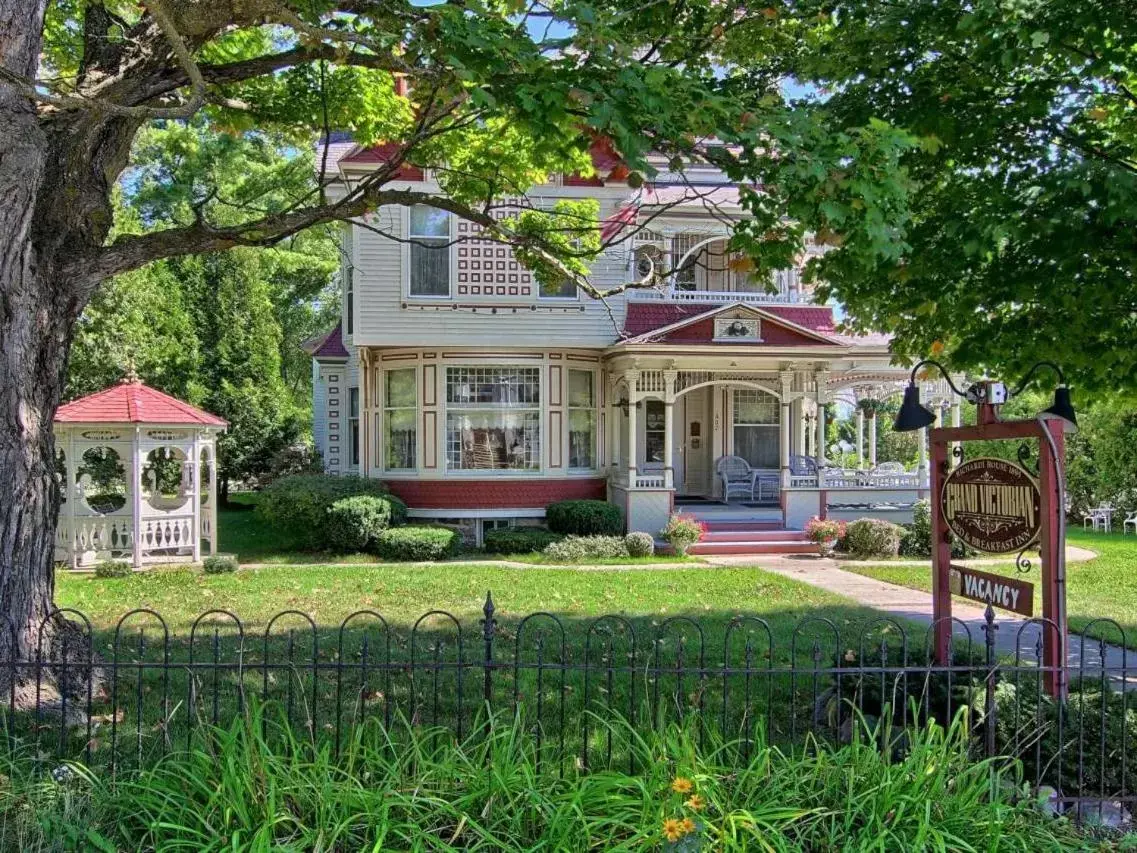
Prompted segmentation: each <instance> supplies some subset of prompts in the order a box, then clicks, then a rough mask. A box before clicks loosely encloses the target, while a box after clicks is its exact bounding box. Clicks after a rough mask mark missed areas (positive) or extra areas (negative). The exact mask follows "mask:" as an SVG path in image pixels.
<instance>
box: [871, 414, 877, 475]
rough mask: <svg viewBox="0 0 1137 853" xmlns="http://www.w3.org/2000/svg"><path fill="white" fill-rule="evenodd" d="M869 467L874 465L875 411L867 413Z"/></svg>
mask: <svg viewBox="0 0 1137 853" xmlns="http://www.w3.org/2000/svg"><path fill="white" fill-rule="evenodd" d="M869 467H870V468H875V467H876V412H871V413H869Z"/></svg>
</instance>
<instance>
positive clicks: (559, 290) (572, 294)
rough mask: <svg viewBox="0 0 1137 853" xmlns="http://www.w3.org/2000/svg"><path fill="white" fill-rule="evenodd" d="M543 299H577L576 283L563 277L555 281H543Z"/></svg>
mask: <svg viewBox="0 0 1137 853" xmlns="http://www.w3.org/2000/svg"><path fill="white" fill-rule="evenodd" d="M541 298H542V299H576V285H575V284H573V282H572V279H568V278H562V279H560V280H559V281H555V282H542V283H541Z"/></svg>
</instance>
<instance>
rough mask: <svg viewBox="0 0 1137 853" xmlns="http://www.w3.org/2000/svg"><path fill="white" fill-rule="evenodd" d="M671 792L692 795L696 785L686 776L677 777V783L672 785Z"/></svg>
mask: <svg viewBox="0 0 1137 853" xmlns="http://www.w3.org/2000/svg"><path fill="white" fill-rule="evenodd" d="M671 790H672V791H674V792H675V793H676V794H690V793H691V792H692V791H694V790H695V783H694V782H692V781H691V780H690V779H688V778H687V777H686V776H676V777H675V781H674V782H672V783H671Z"/></svg>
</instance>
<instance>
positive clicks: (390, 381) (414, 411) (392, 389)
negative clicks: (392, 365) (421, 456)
mask: <svg viewBox="0 0 1137 853" xmlns="http://www.w3.org/2000/svg"><path fill="white" fill-rule="evenodd" d="M384 376H385V377H386V388H384V394H383V420H384V422H385V423H386V424H387V427H386V445H387V453H386V456H384V461H383V467H384V468H386V469H387V470H388V471H405V470H408V469H413V468H415V467H416V466H417V462H416V452H417V439H418V430H417V429H416V424H417V422H418V382H417V378H416V375H415V369H414V368H413V367H408V368H403V369H402V370H388V371H387V372H386V373H385V374H384Z"/></svg>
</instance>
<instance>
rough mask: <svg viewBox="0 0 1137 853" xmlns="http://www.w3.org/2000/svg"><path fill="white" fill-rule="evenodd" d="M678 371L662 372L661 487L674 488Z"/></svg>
mask: <svg viewBox="0 0 1137 853" xmlns="http://www.w3.org/2000/svg"><path fill="white" fill-rule="evenodd" d="M678 378H679V371H677V370H665V371H663V485H664V487H666V488H668V489H673V488H675V438H674V436H675V380H676V379H678Z"/></svg>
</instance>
